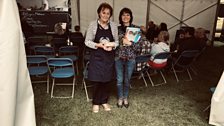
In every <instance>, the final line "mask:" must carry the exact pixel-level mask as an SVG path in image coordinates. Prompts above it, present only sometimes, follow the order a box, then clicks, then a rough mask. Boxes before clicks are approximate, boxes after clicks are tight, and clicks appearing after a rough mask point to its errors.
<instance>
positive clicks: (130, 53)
mask: <svg viewBox="0 0 224 126" xmlns="http://www.w3.org/2000/svg"><path fill="white" fill-rule="evenodd" d="M129 27H137V26H135V25H133V24H131V25H130V26H129ZM126 28H127V26H118V38H119V47H118V48H117V50H116V58H126V59H135V57H136V52H137V50H138V48H139V42H137V43H132V45H130V46H123V43H122V39H123V38H124V36H125V33H126Z"/></svg>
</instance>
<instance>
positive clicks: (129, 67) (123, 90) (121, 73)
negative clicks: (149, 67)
mask: <svg viewBox="0 0 224 126" xmlns="http://www.w3.org/2000/svg"><path fill="white" fill-rule="evenodd" d="M115 67H116V73H117V90H118V98H119V99H125V98H128V94H129V87H130V80H131V75H132V73H133V70H134V68H135V59H129V60H125V61H124V60H122V59H118V60H117V61H115ZM123 82H124V83H123ZM123 84H124V85H123Z"/></svg>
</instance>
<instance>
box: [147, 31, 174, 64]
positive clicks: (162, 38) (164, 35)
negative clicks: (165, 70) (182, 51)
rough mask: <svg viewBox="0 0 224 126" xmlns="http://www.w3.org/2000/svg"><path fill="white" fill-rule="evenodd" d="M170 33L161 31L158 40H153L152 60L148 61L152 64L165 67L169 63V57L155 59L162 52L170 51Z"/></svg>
mask: <svg viewBox="0 0 224 126" xmlns="http://www.w3.org/2000/svg"><path fill="white" fill-rule="evenodd" d="M168 41H169V33H168V32H167V31H161V32H160V33H159V35H158V42H153V43H152V45H151V52H150V54H151V55H152V56H151V60H150V61H149V62H148V64H149V65H150V66H154V67H163V66H165V65H166V64H167V59H165V60H164V59H156V60H154V61H152V60H153V59H154V56H155V55H156V54H158V53H162V52H170V47H169V42H168Z"/></svg>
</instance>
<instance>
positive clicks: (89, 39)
mask: <svg viewBox="0 0 224 126" xmlns="http://www.w3.org/2000/svg"><path fill="white" fill-rule="evenodd" d="M98 23H99V21H98V20H95V21H92V22H91V23H90V25H89V27H88V30H87V33H86V39H85V45H86V46H88V47H89V48H92V49H97V48H96V44H97V43H96V42H94V39H95V35H96V31H97V25H98ZM109 25H110V27H111V32H112V35H113V37H114V42H115V48H116V47H117V46H118V45H119V42H118V29H117V25H116V24H115V23H114V22H111V21H110V22H109V23H108V26H109ZM108 28H109V27H108ZM115 48H114V49H115Z"/></svg>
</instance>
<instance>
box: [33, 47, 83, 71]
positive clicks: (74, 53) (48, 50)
mask: <svg viewBox="0 0 224 126" xmlns="http://www.w3.org/2000/svg"><path fill="white" fill-rule="evenodd" d="M33 50H34V54H35V55H45V56H46V57H47V58H54V57H61V58H70V59H71V60H72V61H73V62H74V63H75V66H76V72H77V74H78V59H79V48H78V47H77V46H63V47H60V48H59V52H58V54H56V53H55V50H54V48H53V47H48V46H34V47H33Z"/></svg>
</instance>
